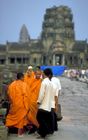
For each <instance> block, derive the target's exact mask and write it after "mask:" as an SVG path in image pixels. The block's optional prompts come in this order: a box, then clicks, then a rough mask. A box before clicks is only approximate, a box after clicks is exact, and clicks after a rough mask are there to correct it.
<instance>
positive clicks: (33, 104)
mask: <svg viewBox="0 0 88 140" xmlns="http://www.w3.org/2000/svg"><path fill="white" fill-rule="evenodd" d="M41 82H42V79H41V71H40V70H36V71H35V78H34V80H33V82H32V85H31V89H30V96H29V101H30V105H29V106H30V109H29V113H28V119H29V121H30V122H32V124H33V125H35V126H36V127H38V126H39V124H38V122H37V119H36V114H37V110H38V108H37V99H38V96H39V90H40V86H41Z"/></svg>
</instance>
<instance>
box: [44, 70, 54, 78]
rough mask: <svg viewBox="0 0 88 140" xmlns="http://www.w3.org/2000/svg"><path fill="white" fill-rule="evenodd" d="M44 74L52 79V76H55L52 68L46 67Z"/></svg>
mask: <svg viewBox="0 0 88 140" xmlns="http://www.w3.org/2000/svg"><path fill="white" fill-rule="evenodd" d="M44 74H45V75H46V76H47V77H48V78H49V79H50V80H51V78H52V76H53V72H52V70H51V69H50V68H46V69H45V70H44Z"/></svg>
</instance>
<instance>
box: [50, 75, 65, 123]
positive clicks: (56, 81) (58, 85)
mask: <svg viewBox="0 0 88 140" xmlns="http://www.w3.org/2000/svg"><path fill="white" fill-rule="evenodd" d="M51 81H52V83H53V84H54V86H55V87H56V89H57V92H56V93H57V94H56V96H55V102H56V108H55V109H56V110H55V113H56V117H57V121H60V120H62V118H63V117H62V115H61V106H60V104H59V101H58V99H59V95H60V94H61V82H60V80H59V78H57V77H52V79H51ZM58 112H59V113H58Z"/></svg>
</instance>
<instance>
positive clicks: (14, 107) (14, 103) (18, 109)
mask: <svg viewBox="0 0 88 140" xmlns="http://www.w3.org/2000/svg"><path fill="white" fill-rule="evenodd" d="M23 80H24V75H23V73H18V74H17V80H15V81H14V82H12V83H11V84H10V85H9V87H8V97H9V101H10V110H9V113H8V115H7V117H6V126H7V127H12V126H13V127H16V128H18V136H22V135H23V127H24V126H25V125H27V123H28V119H27V112H28V111H29V101H28V91H29V89H28V86H27V84H26V83H25V82H24V81H23Z"/></svg>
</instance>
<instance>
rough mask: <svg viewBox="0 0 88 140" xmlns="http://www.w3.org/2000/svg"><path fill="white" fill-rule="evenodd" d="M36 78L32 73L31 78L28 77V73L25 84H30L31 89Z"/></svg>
mask: <svg viewBox="0 0 88 140" xmlns="http://www.w3.org/2000/svg"><path fill="white" fill-rule="evenodd" d="M34 77H35V75H34V72H32V73H31V76H28V74H27V73H26V74H25V76H24V82H26V83H27V84H28V86H29V88H31V85H32V82H33V80H34Z"/></svg>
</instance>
